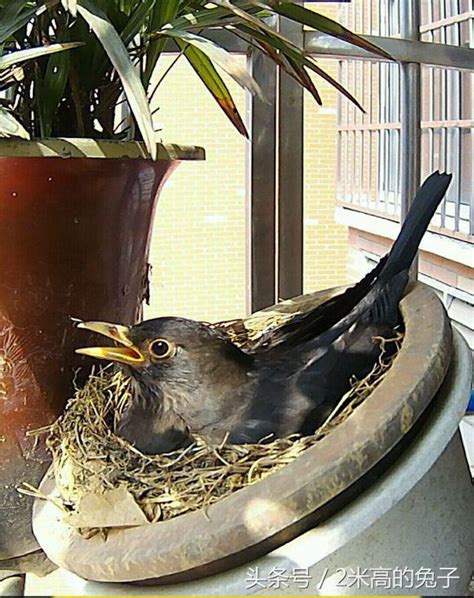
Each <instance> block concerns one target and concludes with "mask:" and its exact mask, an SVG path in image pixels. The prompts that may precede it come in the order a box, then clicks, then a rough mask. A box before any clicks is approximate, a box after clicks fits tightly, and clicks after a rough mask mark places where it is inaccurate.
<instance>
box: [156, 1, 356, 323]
mask: <svg viewBox="0 0 474 598" xmlns="http://www.w3.org/2000/svg"><path fill="white" fill-rule="evenodd" d="M318 10H321V11H323V10H324V12H325V13H326V14H332V15H333V16H334V15H335V10H336V7H335V6H333V5H328V6H321V5H318ZM241 59H242V61H244V60H245V58H244V57H242V58H241ZM171 60H172V57H165V58H164V59H163V60H162V62H161V64H160V65H159V68H158V69H157V73H156V80H157V78H159V77H160V75H161V73H163V72H164V70H165V69H166V68H167V67H168V65H169V63H170V61H171ZM326 63H328V64H326ZM324 66H325V67H327V68H328V70H329V71H330V72H331V74H333V75H336V74H337V64H336V62H335V61H325V64H324ZM226 82H227V84H228V86H229V88H230V89H231V91H232V93H233V95H234V98H235V99H236V102H237V105H238V107H239V110H240V111H241V114H242V115H245V93H244V92H243V91H242V90H241V89H240V88H239V87H238V86H237V85H236V84H235V83H234V82H233V81H231V80H229V79H228V78H226ZM316 82H317V84H318V87H319V89H320V90H321V93H322V96H323V100H324V107H323V108H319V107H317V106H316V105H315V103H314V101H313V100H312V98H310V97H309V96H307V97H306V98H305V133H304V147H305V164H304V167H305V185H304V193H305V214H304V217H305V256H304V257H305V269H304V288H305V291H311V290H317V289H321V288H326V287H330V286H334V285H337V284H341V283H344V282H346V280H347V275H346V270H347V268H346V257H347V255H346V248H347V239H346V237H347V233H346V229H345V227H342V226H340V225H337V224H336V223H335V220H334V210H335V194H336V117H337V115H336V93H335V92H334V91H333V90H332V89H331V88H330V86H329V85H327V84H325V83H322V82H321V81H320V80H318V81H316ZM155 104H156V106H159V107H160V109H159V111H158V112H157V114H156V121H157V123H159V124H160V125H161V126H162V127H163V133H162V138H163V141H167V142H175V143H183V144H194V145H202V146H204V147H205V148H206V151H207V160H206V162H201V163H183V164H181V165H180V167H179V168H178V169H177V170H176V172H175V173H174V174H173V175H172V177H171V178H170V180H169V181H168V183H167V184H166V186H165V188H164V190H163V192H162V195H161V198H160V201H159V204H158V208H157V212H156V219H155V226H154V230H153V238H152V245H151V254H150V262H151V264H152V267H153V270H152V280H151V305H150V306H148V307H146V309H145V317H146V318H150V317H157V316H159V315H181V316H186V317H192V318H198V319H204V320H209V321H214V320H219V319H226V318H233V317H240V316H243V315H245V310H246V304H245V298H246V288H245V285H246V272H245V268H246V220H245V219H246V205H245V149H246V141H245V140H244V139H243V138H242V137H241V136H240V135H239V134H238V133H237V132H235V131H234V130H233V127H232V126H231V125H230V123H228V121H227V119H226V117H225V116H224V115H223V114H222V112H221V111H220V109H219V108H218V107H217V106H216V105H215V102H214V100H213V99H212V98H211V97H210V96H209V94H208V92H207V91H206V90H205V88H204V87H203V86H202V84H201V83H200V81H199V80H198V79H197V77H196V75H195V74H194V72H193V71H192V69H191V68H190V67H189V66H188V65H187V63H186V62H185V61H184V60H183V59H180V60H179V61H178V63H177V65H176V66H175V67H174V69H173V70H172V71H171V72H170V74H169V75H167V77H166V78H165V80H164V82H163V83H162V84H161V85H160V88H159V90H158V92H157V93H156V96H155Z"/></svg>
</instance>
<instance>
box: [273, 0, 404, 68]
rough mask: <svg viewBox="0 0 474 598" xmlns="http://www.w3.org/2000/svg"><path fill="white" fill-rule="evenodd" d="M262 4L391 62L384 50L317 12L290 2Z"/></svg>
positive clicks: (274, 1)
mask: <svg viewBox="0 0 474 598" xmlns="http://www.w3.org/2000/svg"><path fill="white" fill-rule="evenodd" d="M264 4H265V5H268V6H269V7H270V8H271V9H272V10H274V11H275V12H276V13H278V14H279V15H281V16H283V17H287V18H288V19H291V20H292V21H296V22H297V23H300V24H302V25H307V26H308V27H311V28H313V29H316V30H317V31H321V32H322V33H327V34H328V35H332V36H333V37H337V38H338V39H342V40H343V41H345V42H348V43H349V44H352V45H354V46H359V47H360V48H363V49H364V50H367V51H369V52H372V53H373V54H377V55H379V56H383V57H385V58H389V59H390V60H393V57H392V56H390V54H388V53H387V52H385V50H382V48H379V47H378V46H375V45H374V44H372V43H370V42H368V41H367V40H365V39H364V38H363V37H360V36H359V35H356V34H355V33H352V31H349V29H346V28H345V27H343V26H342V25H340V24H339V23H337V22H336V21H333V20H332V19H330V18H329V17H325V16H324V15H321V14H319V13H317V12H314V11H312V10H308V9H307V8H305V7H304V6H301V5H299V4H293V3H291V2H282V1H281V0H267V2H265V3H264Z"/></svg>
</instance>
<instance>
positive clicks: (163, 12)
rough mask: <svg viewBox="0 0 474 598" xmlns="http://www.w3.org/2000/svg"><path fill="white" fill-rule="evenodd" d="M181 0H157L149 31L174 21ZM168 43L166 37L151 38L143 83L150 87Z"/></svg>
mask: <svg viewBox="0 0 474 598" xmlns="http://www.w3.org/2000/svg"><path fill="white" fill-rule="evenodd" d="M180 4H181V2H180V0H166V1H164V0H156V2H155V6H154V7H153V11H152V13H151V16H150V23H149V26H148V31H157V30H158V29H161V28H162V27H163V26H164V25H166V24H167V23H169V22H170V21H172V20H173V19H174V18H175V17H176V15H177V14H178V9H179V7H180ZM165 44H166V39H164V38H162V39H154V40H150V42H149V44H148V47H147V50H146V66H145V72H144V74H143V83H144V85H145V87H148V84H149V83H150V80H151V77H152V75H153V71H154V70H155V67H156V64H157V62H158V59H159V58H160V55H161V52H162V51H163V48H164V46H165Z"/></svg>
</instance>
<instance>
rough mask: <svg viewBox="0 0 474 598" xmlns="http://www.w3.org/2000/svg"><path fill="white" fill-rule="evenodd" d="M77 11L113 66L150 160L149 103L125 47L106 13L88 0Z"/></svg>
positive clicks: (152, 146)
mask: <svg viewBox="0 0 474 598" xmlns="http://www.w3.org/2000/svg"><path fill="white" fill-rule="evenodd" d="M77 11H78V13H79V14H80V15H81V17H83V18H84V20H85V21H86V22H87V24H88V25H89V27H90V28H91V29H92V31H93V32H94V33H95V34H96V36H97V38H98V39H99V41H100V42H101V44H102V45H103V46H104V49H105V51H106V52H107V56H108V57H109V59H110V62H111V63H112V64H113V66H114V68H115V69H116V71H117V73H118V75H119V77H120V80H121V82H122V85H123V91H124V93H125V95H126V97H127V100H128V103H129V105H130V109H131V111H132V112H133V115H134V116H135V118H136V121H137V124H138V127H139V129H140V132H141V133H142V135H143V139H144V141H145V145H146V147H147V149H148V151H149V152H150V155H151V157H152V158H153V159H155V158H156V151H157V150H156V140H155V132H154V130H153V123H152V116H151V111H150V105H149V103H148V101H147V98H146V94H145V90H144V88H143V85H142V82H141V80H140V76H139V74H138V73H137V71H136V69H135V67H134V65H133V63H132V61H131V60H130V56H129V54H128V52H127V48H126V47H125V45H124V43H123V42H122V40H121V38H120V36H119V34H118V33H117V31H116V29H115V28H114V27H113V25H112V23H111V22H110V21H109V20H108V19H107V17H106V16H105V14H104V13H103V12H102V11H101V10H99V9H98V8H97V7H95V6H94V5H93V4H92V3H91V2H89V1H88V0H80V2H79V3H78V5H77Z"/></svg>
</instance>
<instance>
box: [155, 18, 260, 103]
mask: <svg viewBox="0 0 474 598" xmlns="http://www.w3.org/2000/svg"><path fill="white" fill-rule="evenodd" d="M159 35H165V36H169V37H173V38H175V39H177V40H181V41H183V42H186V43H188V44H190V45H191V46H194V47H196V48H198V49H199V50H201V52H203V53H204V54H205V55H206V56H207V57H208V58H209V59H210V60H211V61H212V62H213V63H215V64H216V65H217V66H219V67H221V68H222V69H223V70H224V71H225V72H226V73H227V74H228V75H230V76H231V77H232V79H234V81H236V82H237V83H238V84H239V85H241V86H242V87H244V88H245V89H248V90H249V91H250V92H251V93H253V94H256V95H258V96H259V97H260V98H262V91H261V89H260V86H259V85H258V83H257V82H256V81H255V79H254V78H253V77H252V76H251V75H250V73H249V72H248V71H247V69H246V68H245V66H243V65H242V62H241V61H240V60H239V59H238V58H237V57H236V56H233V55H232V54H230V53H229V52H227V50H224V48H221V47H220V46H218V45H217V44H215V43H214V42H213V41H211V40H209V39H206V38H205V37H201V36H200V35H196V34H195V33H191V32H189V31H178V30H176V29H168V28H166V29H162V30H161V31H160V32H159Z"/></svg>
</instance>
